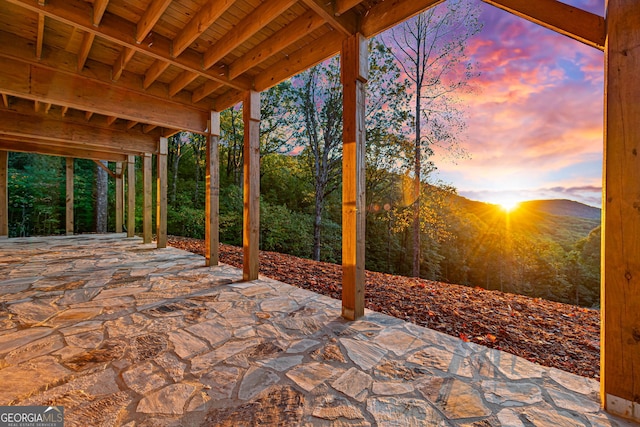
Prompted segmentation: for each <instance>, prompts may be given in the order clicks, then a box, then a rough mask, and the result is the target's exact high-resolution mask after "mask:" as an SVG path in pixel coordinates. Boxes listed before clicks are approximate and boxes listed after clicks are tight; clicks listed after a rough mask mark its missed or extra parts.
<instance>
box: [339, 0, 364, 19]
mask: <svg viewBox="0 0 640 427" xmlns="http://www.w3.org/2000/svg"><path fill="white" fill-rule="evenodd" d="M335 3H336V4H335V14H336V16H340V15H342V14H343V13H345V12H347V11H348V10H351V9H353V8H354V7H356V6H357V5H359V4H360V3H362V0H335Z"/></svg>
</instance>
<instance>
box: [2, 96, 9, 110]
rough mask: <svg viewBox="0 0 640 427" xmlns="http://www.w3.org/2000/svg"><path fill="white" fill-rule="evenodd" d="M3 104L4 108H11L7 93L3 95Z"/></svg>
mask: <svg viewBox="0 0 640 427" xmlns="http://www.w3.org/2000/svg"><path fill="white" fill-rule="evenodd" d="M2 104H4V108H9V97H8V96H7V94H6V93H3V94H2Z"/></svg>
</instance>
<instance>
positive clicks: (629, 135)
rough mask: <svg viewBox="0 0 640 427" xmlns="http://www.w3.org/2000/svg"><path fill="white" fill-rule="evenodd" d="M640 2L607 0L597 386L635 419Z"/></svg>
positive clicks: (639, 337)
mask: <svg viewBox="0 0 640 427" xmlns="http://www.w3.org/2000/svg"><path fill="white" fill-rule="evenodd" d="M638 22H640V2H638V0H608V2H607V41H606V46H605V146H604V173H603V185H604V200H603V227H602V248H603V252H602V299H601V308H602V317H601V318H602V328H601V331H602V338H601V353H600V354H601V363H600V365H601V367H600V369H601V371H600V386H601V394H602V401H603V403H604V405H605V408H606V409H607V410H608V411H609V412H612V413H614V414H617V415H621V416H624V417H628V418H634V419H635V420H640V403H637V402H638V401H639V399H640V103H639V100H640V79H638V72H639V70H640V49H638V46H639V45H640V27H639V26H638Z"/></svg>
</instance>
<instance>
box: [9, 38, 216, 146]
mask: <svg viewBox="0 0 640 427" xmlns="http://www.w3.org/2000/svg"><path fill="white" fill-rule="evenodd" d="M3 35H6V33H2V32H0V44H2V43H4V42H5V41H7V40H9V41H12V40H15V38H5V37H3ZM18 55H22V57H21V56H18ZM61 55H62V57H64V56H65V55H67V56H70V57H73V55H72V54H68V53H66V52H62V54H61ZM74 59H75V58H74ZM43 61H44V62H45V63H44V64H41V63H40V62H38V61H36V60H35V59H34V58H33V56H31V55H29V53H28V50H25V49H22V48H21V46H20V44H19V43H17V44H16V46H13V47H11V48H10V49H8V50H3V51H1V52H0V92H2V93H6V94H7V95H12V96H17V97H21V98H25V99H30V100H35V99H38V100H41V101H42V102H51V103H53V104H55V105H66V106H68V107H71V108H74V109H76V110H81V111H93V112H95V113H98V114H102V115H105V116H112V115H116V116H118V117H120V118H122V119H126V120H135V121H138V122H144V123H154V124H157V125H158V126H162V127H171V128H178V129H181V130H188V131H191V132H196V133H201V132H204V131H205V129H206V128H207V124H206V123H207V117H208V114H209V111H210V108H209V106H206V107H204V108H203V107H199V106H196V105H193V104H192V103H191V99H190V97H188V96H187V97H186V98H188V101H186V102H183V101H182V99H183V98H185V97H183V96H177V97H174V98H170V97H169V96H168V94H167V93H166V90H165V89H164V88H160V89H159V90H150V91H149V92H145V91H143V89H142V88H141V87H140V81H139V80H137V79H136V80H132V81H130V82H127V84H126V85H124V84H120V83H113V82H110V81H104V80H102V79H100V80H96V79H95V78H93V75H84V74H82V75H81V74H77V73H75V71H73V72H72V71H65V69H64V67H60V68H58V69H54V68H52V67H50V66H47V63H46V61H45V60H43ZM69 68H75V64H74V63H73V61H71V64H69ZM98 71H99V70H98V69H97V68H95V69H92V73H93V74H95V73H96V72H98ZM105 73H106V74H107V75H108V74H109V72H108V71H107V70H105ZM107 79H108V78H107ZM180 95H181V94H180ZM187 102H188V103H187ZM141 105H145V106H146V107H147V108H140V106H141Z"/></svg>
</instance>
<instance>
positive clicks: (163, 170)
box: [156, 138, 169, 248]
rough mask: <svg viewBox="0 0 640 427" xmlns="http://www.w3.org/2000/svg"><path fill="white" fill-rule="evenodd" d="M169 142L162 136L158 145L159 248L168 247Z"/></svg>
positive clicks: (157, 233) (157, 210)
mask: <svg viewBox="0 0 640 427" xmlns="http://www.w3.org/2000/svg"><path fill="white" fill-rule="evenodd" d="M168 147H169V142H168V139H167V138H160V142H159V146H158V155H157V156H156V157H157V162H158V168H157V171H156V174H157V180H156V193H157V197H156V236H157V237H156V239H157V241H158V248H166V247H167V152H168Z"/></svg>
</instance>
